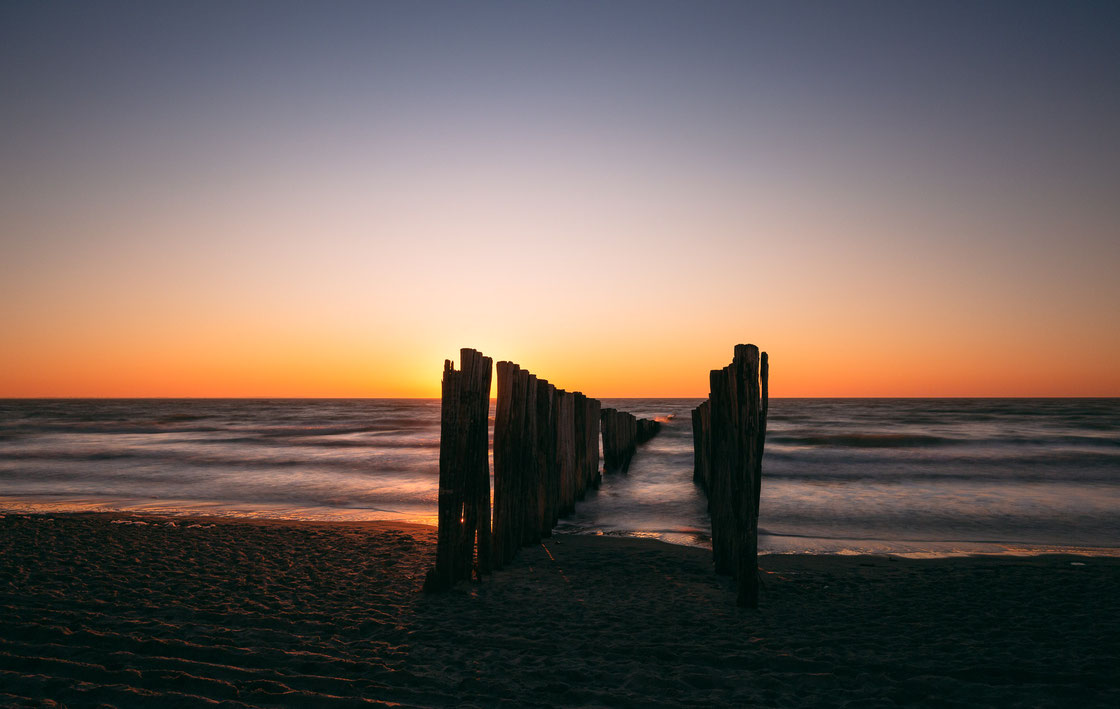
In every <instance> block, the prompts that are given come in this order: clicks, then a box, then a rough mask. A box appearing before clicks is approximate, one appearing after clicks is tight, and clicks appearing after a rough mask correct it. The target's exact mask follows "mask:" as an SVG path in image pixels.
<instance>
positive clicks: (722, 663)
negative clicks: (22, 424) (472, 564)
mask: <svg viewBox="0 0 1120 709" xmlns="http://www.w3.org/2000/svg"><path fill="white" fill-rule="evenodd" d="M123 519H128V520H137V519H141V518H136V517H126V516H121V515H108V516H104V515H78V516H67V515H55V516H53V518H50V517H46V516H24V515H11V514H9V515H7V516H5V517H4V518H3V519H0V705H8V706H27V705H30V706H44V705H46V706H54V705H67V706H98V705H101V704H106V705H113V706H118V707H135V706H159V707H174V706H213V705H219V706H230V707H234V706H286V707H287V706H292V707H318V706H323V707H332V706H368V705H371V704H372V705H379V704H382V705H405V706H414V705H419V706H445V705H467V706H470V705H474V706H495V705H500V704H503V705H507V706H517V705H530V706H641V707H648V706H718V705H737V706H742V705H766V706H862V707H870V706H895V705H910V704H918V705H929V706H962V705H970V706H1102V707H1103V706H1107V707H1116V706H1120V560H1117V559H1102V558H1078V557H1066V556H1051V557H1036V558H1029V559H1027V558H1020V559H1015V558H998V559H997V558H970V559H948V560H934V561H892V560H888V559H885V558H872V557H809V556H785V557H778V556H770V557H764V558H763V561H762V563H763V566H764V568H765V570H766V571H767V572H768V573H767V574H766V592H765V596H764V598H763V608H762V609H761V610H760V611H747V610H741V609H738V608H736V607H735V606H734V595H733V594H732V593H731V591H730V584H729V582H728V581H727V580H725V579H722V578H719V577H716V576H715V575H714V574H713V573H712V572H711V570H710V565H709V563H708V554H707V552H705V551H703V550H699V549H690V548H683V547H674V546H670V545H666V544H661V543H658V542H653V541H645V540H630V539H617V538H602V537H568V536H565V537H559V538H558V539H554V540H552V541H550V542H548V543H547V548H545V547H536V548H532V549H525V550H523V552H522V554H521V556H520V558H519V559H518V560H517V561H515V562H514V564H513V565H512V566H511V567H510V568H508V569H506V570H504V571H501V572H499V573H497V574H495V575H494V577H493V579H492V580H490V581H488V582H487V583H485V584H482V585H477V584H475V585H470V584H468V585H463V586H462V587H461V588H460V589H459V590H456V591H454V592H452V593H449V594H445V595H441V596H434V597H432V596H423V595H421V594H420V593H419V592H418V589H419V588H420V585H421V582H422V579H423V575H424V571H425V570H426V567H427V565H428V563H429V559H430V557H431V556H432V553H433V546H432V545H433V541H434V530H433V529H431V528H427V527H408V526H404V525H395V526H390V525H385V524H378V523H356V524H336V525H321V524H271V523H268V524H254V523H232V522H216V523H215V522H214V521H213V520H205V521H201V520H189V521H188V520H175V522H174V524H175V526H171V525H170V524H169V521H168V520H166V519H157V518H144V519H142V521H143V522H146V523H145V524H120V523H117V524H114V523H113V521H114V520H123ZM196 525H201V526H196ZM211 525H212V526H211ZM1081 564H1084V565H1081Z"/></svg>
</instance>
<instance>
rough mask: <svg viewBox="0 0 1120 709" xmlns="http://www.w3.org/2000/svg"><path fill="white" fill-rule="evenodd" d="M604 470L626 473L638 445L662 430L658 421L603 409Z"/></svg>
mask: <svg viewBox="0 0 1120 709" xmlns="http://www.w3.org/2000/svg"><path fill="white" fill-rule="evenodd" d="M602 419H603V422H602V426H603V470H605V471H606V472H608V473H615V472H618V473H625V472H627V471H629V470H630V460H631V458H633V457H634V451H635V450H636V449H637V447H638V444H640V443H645V442H646V441H648V440H649V439H651V438H653V437H654V436H656V435H657V432H658V431H660V430H661V424H660V423H659V422H658V421H652V420H650V419H640V418H638V417H636V416H634V414H630V413H627V412H625V411H618V410H616V409H603V413H602Z"/></svg>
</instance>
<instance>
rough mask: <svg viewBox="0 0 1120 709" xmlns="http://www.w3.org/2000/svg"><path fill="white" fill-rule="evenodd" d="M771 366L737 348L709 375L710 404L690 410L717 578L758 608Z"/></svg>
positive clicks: (754, 350)
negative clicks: (725, 578) (730, 580)
mask: <svg viewBox="0 0 1120 709" xmlns="http://www.w3.org/2000/svg"><path fill="white" fill-rule="evenodd" d="M769 374H770V367H769V361H768V358H767V356H766V353H765V352H762V353H761V355H760V353H759V350H758V347H756V346H754V345H736V346H735V355H734V359H733V360H732V362H731V364H730V365H728V366H726V367H724V368H723V369H714V370H712V371H711V373H710V375H709V383H710V392H709V395H708V399H707V400H706V401H705V402H703V403H702V404H700V406H698V407H696V408H695V409H693V411H692V431H693V439H694V442H693V445H694V450H695V457H694V460H695V467H694V471H693V479H694V480H695V481H696V484H697V485H699V486H700V487H701V488H702V489H703V490H704V492H705V493H706V494H707V496H708V510H709V512H710V514H711V518H712V553H713V557H714V560H715V567H716V572H717V573H725V574H731V575H732V576H733V577H734V578H735V579H736V582H737V586H738V596H737V602H738V604H739V605H741V606H748V607H751V608H754V607H757V606H758V503H759V497H760V492H761V489H762V488H761V483H762V455H763V450H764V447H765V442H766V414H767V409H768V408H769V401H768V400H769V391H768V389H769V386H768V380H769Z"/></svg>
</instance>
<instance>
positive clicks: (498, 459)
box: [493, 362, 522, 569]
mask: <svg viewBox="0 0 1120 709" xmlns="http://www.w3.org/2000/svg"><path fill="white" fill-rule="evenodd" d="M497 370H498V391H497V399H496V401H495V409H494V534H493V536H494V544H493V548H494V567H495V568H499V569H500V568H502V567H503V566H504V565H505V564H506V562H507V561H509V559H511V558H512V557H513V554H512V550H511V549H510V546H511V544H512V543H513V530H512V526H513V525H512V518H513V515H514V514H515V513H516V509H517V504H518V502H519V501H518V500H517V495H516V490H515V487H516V479H515V478H516V475H517V472H516V471H517V468H518V466H519V465H520V453H521V451H520V443H521V441H520V440H519V439H520V437H521V433H522V429H521V428H519V427H518V425H517V421H516V418H517V409H518V408H519V406H520V404H521V402H520V401H519V400H518V398H519V397H518V395H519V394H520V393H521V392H520V390H519V387H518V386H517V379H518V374H519V373H520V367H518V366H517V365H516V364H514V363H512V362H498V365H497ZM518 542H520V540H518Z"/></svg>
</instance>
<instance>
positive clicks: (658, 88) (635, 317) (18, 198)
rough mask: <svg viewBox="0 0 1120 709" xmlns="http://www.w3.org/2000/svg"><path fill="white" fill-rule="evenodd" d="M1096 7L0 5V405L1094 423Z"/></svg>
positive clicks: (1102, 314)
mask: <svg viewBox="0 0 1120 709" xmlns="http://www.w3.org/2000/svg"><path fill="white" fill-rule="evenodd" d="M1118 126H1120V4H1118V3H1114V2H1099V3H1097V2H1073V3H1068V2H1029V1H1014V2H954V1H951V0H949V1H944V2H942V1H939V2H936V3H929V2H905V1H899V2H886V1H883V2H797V1H791V2H703V1H701V2H683V1H680V2H656V1H651V0H642V1H640V2H545V1H541V2H470V3H464V2H418V1H407V2H352V3H351V2H330V1H328V2H281V1H273V2H238V1H233V2H204V1H193V2H183V3H150V2H88V3H68V2H49V3H47V2H21V1H13V0H9V1H7V2H4V3H2V4H0V325H2V327H0V396H6V397H23V396H121V397H128V396H278V397H283V396H293V397H299V396H324V397H333V396H342V397H351V396H352V397H365V396H386V397H396V396H438V395H439V385H440V376H441V372H442V368H443V360H444V359H447V358H452V359H457V356H458V351H459V348H461V347H474V348H477V349H479V350H481V351H482V352H484V353H485V354H487V355H489V356H492V357H493V358H494V360H495V361H498V360H502V359H506V360H511V361H514V362H517V363H519V364H520V365H521V366H523V367H525V368H528V369H529V370H530V371H532V372H534V373H537V374H539V375H540V376H543V377H545V378H547V379H549V380H550V381H552V382H554V383H555V384H557V385H558V386H561V387H564V388H567V389H569V390H580V391H583V392H585V393H587V394H588V395H590V396H599V397H611V396H682V397H692V396H695V397H703V396H706V395H707V387H708V372H709V370H711V369H715V368H720V367H723V366H724V365H726V364H727V363H728V362H730V360H731V356H732V349H733V346H734V345H735V344H736V343H741V342H752V343H755V344H757V345H759V346H760V347H761V348H762V349H763V350H766V351H768V352H769V354H770V361H771V395H772V396H776V397H781V396H1120V128H1118Z"/></svg>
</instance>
